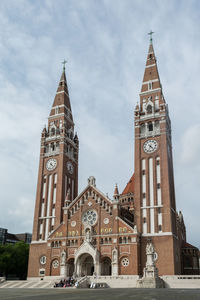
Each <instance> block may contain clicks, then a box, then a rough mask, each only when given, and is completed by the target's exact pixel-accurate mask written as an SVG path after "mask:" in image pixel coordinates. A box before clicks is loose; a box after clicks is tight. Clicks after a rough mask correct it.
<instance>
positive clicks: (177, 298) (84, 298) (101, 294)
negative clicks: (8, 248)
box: [0, 288, 200, 300]
mask: <svg viewBox="0 0 200 300" xmlns="http://www.w3.org/2000/svg"><path fill="white" fill-rule="evenodd" d="M0 299H1V300H14V299H16V300H21V299H23V300H25V299H28V300H36V299H39V300H53V299H54V300H66V299H70V300H75V299H76V300H78V299H81V300H90V299H91V300H114V299H116V300H121V299H122V300H131V299H133V300H200V288H199V289H129V288H125V289H110V288H107V289H71V288H70V289H67V288H65V289H64V288H55V289H34V288H33V289H30V288H29V289H23V288H21V289H15V288H12V289H6V288H3V289H0Z"/></svg>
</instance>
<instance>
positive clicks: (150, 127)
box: [148, 122, 153, 131]
mask: <svg viewBox="0 0 200 300" xmlns="http://www.w3.org/2000/svg"><path fill="white" fill-rule="evenodd" d="M148 129H149V131H153V124H152V123H151V122H150V123H148Z"/></svg>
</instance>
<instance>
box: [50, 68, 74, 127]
mask: <svg viewBox="0 0 200 300" xmlns="http://www.w3.org/2000/svg"><path fill="white" fill-rule="evenodd" d="M59 106H60V107H61V106H62V107H63V106H64V107H65V109H64V108H62V109H61V110H60V112H63V110H64V111H65V113H66V114H68V115H69V117H70V118H71V120H72V122H73V118H72V110H71V104H70V98H69V91H68V86H67V79H66V74H65V66H64V67H63V70H62V74H61V77H60V81H59V84H58V88H57V91H56V95H55V98H54V102H53V106H52V109H51V113H50V116H53V115H55V114H56V107H59ZM67 111H68V112H69V113H68V112H67Z"/></svg>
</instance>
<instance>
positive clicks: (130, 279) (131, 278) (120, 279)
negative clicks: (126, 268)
mask: <svg viewBox="0 0 200 300" xmlns="http://www.w3.org/2000/svg"><path fill="white" fill-rule="evenodd" d="M88 277H89V278H90V281H91V282H94V283H104V282H105V283H107V285H108V287H110V288H136V282H137V280H138V279H139V276H138V275H126V276H123V275H120V276H97V277H94V276H88Z"/></svg>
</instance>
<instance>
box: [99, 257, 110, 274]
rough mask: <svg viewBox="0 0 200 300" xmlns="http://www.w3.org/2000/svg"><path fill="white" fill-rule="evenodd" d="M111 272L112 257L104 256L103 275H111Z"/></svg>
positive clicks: (102, 263)
mask: <svg viewBox="0 0 200 300" xmlns="http://www.w3.org/2000/svg"><path fill="white" fill-rule="evenodd" d="M111 274H112V269H111V259H110V258H109V257H104V258H103V259H102V262H101V275H105V276H109V275H111Z"/></svg>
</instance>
